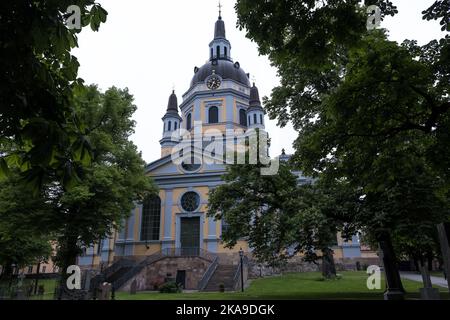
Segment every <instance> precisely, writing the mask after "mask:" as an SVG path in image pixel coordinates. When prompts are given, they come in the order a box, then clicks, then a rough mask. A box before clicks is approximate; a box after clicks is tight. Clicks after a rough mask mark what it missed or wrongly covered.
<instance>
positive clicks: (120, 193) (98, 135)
mask: <svg viewBox="0 0 450 320" xmlns="http://www.w3.org/2000/svg"><path fill="white" fill-rule="evenodd" d="M74 101H75V110H76V112H77V114H79V117H80V119H82V121H83V123H84V124H85V126H86V132H87V139H88V140H89V144H90V145H91V146H92V147H93V150H94V153H93V158H92V159H93V163H92V165H91V166H89V167H86V168H85V170H84V171H83V174H82V175H80V181H79V182H77V183H76V184H74V185H73V187H72V188H70V189H64V188H62V187H61V186H56V187H53V186H51V185H50V186H48V190H49V192H50V193H51V198H52V199H51V201H52V204H53V207H55V208H57V210H58V214H57V215H56V216H55V217H54V218H53V219H52V223H51V227H52V229H54V230H57V234H59V237H58V243H59V244H60V246H61V247H60V253H59V256H58V258H59V260H58V261H59V263H63V264H64V262H61V261H64V260H65V258H64V255H65V253H67V252H70V254H69V257H72V259H73V258H74V257H73V256H74V253H73V252H78V253H79V252H80V249H81V247H82V246H90V245H92V244H94V243H96V242H98V241H99V240H101V239H103V238H105V237H106V236H108V235H110V234H111V232H113V231H114V230H116V228H118V227H120V226H121V223H122V221H123V220H124V219H125V218H126V217H128V215H129V213H130V212H131V210H132V209H133V208H134V206H135V203H136V202H139V201H142V200H143V199H144V197H146V196H147V195H151V194H154V193H155V192H156V187H155V186H154V185H153V183H152V182H151V179H150V178H149V177H146V176H145V173H144V165H145V163H144V161H143V160H142V159H141V157H140V155H139V153H138V151H137V148H136V146H135V145H134V144H133V143H132V142H131V141H130V140H129V137H130V135H131V134H132V133H133V130H134V125H135V123H134V121H133V120H131V116H132V114H133V113H134V111H135V110H136V106H135V105H134V104H133V97H132V96H131V95H130V94H129V93H128V90H127V89H125V90H119V89H116V88H111V89H109V90H107V91H106V92H105V93H100V92H99V91H98V89H97V87H95V86H90V87H87V88H86V89H85V90H82V91H78V92H76V95H75V100H74ZM75 247H76V248H77V249H75ZM70 248H72V249H70ZM71 250H73V252H71ZM69 257H67V259H69Z"/></svg>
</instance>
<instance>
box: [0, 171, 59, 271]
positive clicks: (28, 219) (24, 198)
mask: <svg viewBox="0 0 450 320" xmlns="http://www.w3.org/2000/svg"><path fill="white" fill-rule="evenodd" d="M30 193H31V192H30V189H29V188H28V187H27V186H26V185H24V184H23V182H21V179H20V177H19V175H18V174H17V173H11V175H10V177H9V178H8V179H5V180H3V181H0V265H2V266H4V267H5V268H6V270H7V271H8V270H9V267H10V266H11V264H15V265H17V266H19V267H24V266H27V265H30V264H35V263H37V262H38V260H46V259H48V258H49V257H50V255H51V246H50V239H51V238H50V235H49V234H46V233H45V231H48V229H46V230H42V229H41V227H40V226H39V223H36V222H37V221H39V222H44V224H43V225H42V227H45V217H46V216H47V215H48V213H49V212H51V211H52V209H51V207H50V206H49V204H48V203H46V202H45V201H44V199H43V198H41V197H31V196H30ZM43 231H44V232H43ZM9 271H11V270H9Z"/></svg>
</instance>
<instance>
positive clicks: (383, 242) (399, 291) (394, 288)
mask: <svg viewBox="0 0 450 320" xmlns="http://www.w3.org/2000/svg"><path fill="white" fill-rule="evenodd" d="M377 240H378V243H379V246H380V250H381V255H382V259H383V266H384V273H385V276H386V287H387V288H386V291H385V293H384V297H385V299H386V300H403V299H404V294H405V289H403V285H402V280H401V278H400V273H399V270H398V266H397V263H396V258H395V253H394V249H393V247H392V241H391V237H390V234H389V232H388V231H386V230H382V231H379V232H378V234H377Z"/></svg>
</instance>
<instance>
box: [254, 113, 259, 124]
mask: <svg viewBox="0 0 450 320" xmlns="http://www.w3.org/2000/svg"><path fill="white" fill-rule="evenodd" d="M253 123H254V124H257V123H258V119H257V118H256V113H254V114H253Z"/></svg>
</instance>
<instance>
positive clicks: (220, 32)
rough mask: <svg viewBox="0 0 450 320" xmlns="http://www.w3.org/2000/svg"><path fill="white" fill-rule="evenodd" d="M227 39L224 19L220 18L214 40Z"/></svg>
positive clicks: (215, 29)
mask: <svg viewBox="0 0 450 320" xmlns="http://www.w3.org/2000/svg"><path fill="white" fill-rule="evenodd" d="M222 38H223V39H226V37H225V23H224V22H223V20H222V17H220V16H219V19H218V20H217V21H216V27H215V28H214V39H222Z"/></svg>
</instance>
